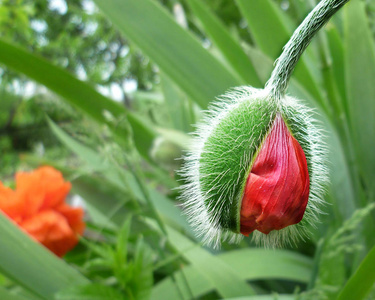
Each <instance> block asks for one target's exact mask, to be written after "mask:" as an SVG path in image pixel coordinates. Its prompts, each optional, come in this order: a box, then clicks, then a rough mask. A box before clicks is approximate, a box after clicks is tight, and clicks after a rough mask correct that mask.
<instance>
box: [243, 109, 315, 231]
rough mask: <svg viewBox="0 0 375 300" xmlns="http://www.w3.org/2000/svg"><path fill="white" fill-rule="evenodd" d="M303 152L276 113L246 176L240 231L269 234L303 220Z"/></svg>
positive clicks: (306, 179)
mask: <svg viewBox="0 0 375 300" xmlns="http://www.w3.org/2000/svg"><path fill="white" fill-rule="evenodd" d="M309 186H310V182H309V173H308V170H307V162H306V157H305V154H304V152H303V150H302V148H301V146H300V145H299V143H298V142H297V140H296V139H295V138H294V137H293V136H292V135H291V133H290V131H289V129H288V127H287V126H286V124H285V122H284V120H283V119H282V117H281V115H280V114H278V115H277V117H276V119H275V122H274V124H273V126H272V128H271V131H270V133H269V135H268V136H267V137H266V139H265V141H264V143H263V145H262V147H261V149H260V151H259V153H258V155H257V157H256V159H255V162H254V164H253V166H252V168H251V172H250V174H249V176H248V178H247V182H246V186H245V190H244V195H243V198H242V205H241V213H240V215H241V216H240V227H241V228H240V230H241V233H242V234H243V235H246V236H248V235H249V234H250V233H251V232H253V231H254V230H258V231H260V232H263V233H265V234H268V233H269V232H270V231H271V230H279V229H282V228H284V227H286V226H289V225H293V224H297V223H298V222H300V221H301V220H302V217H303V214H304V212H305V209H306V206H307V201H308V198H309Z"/></svg>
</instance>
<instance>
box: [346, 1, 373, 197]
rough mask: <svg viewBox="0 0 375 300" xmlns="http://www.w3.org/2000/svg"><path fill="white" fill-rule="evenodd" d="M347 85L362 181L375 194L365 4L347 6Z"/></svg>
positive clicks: (370, 59) (370, 53) (370, 47)
mask: <svg viewBox="0 0 375 300" xmlns="http://www.w3.org/2000/svg"><path fill="white" fill-rule="evenodd" d="M344 16H345V47H344V49H345V63H346V70H345V71H346V73H345V75H346V88H347V96H348V107H349V114H350V116H349V117H350V118H349V119H350V120H349V121H350V125H351V129H352V133H353V137H354V141H353V142H354V145H355V146H356V151H357V153H356V154H357V160H358V163H359V165H360V168H361V171H362V172H361V175H362V180H363V182H364V183H365V184H366V186H367V187H368V188H369V189H370V190H371V191H372V195H373V196H374V195H375V180H374V179H375V177H374V170H375V151H374V149H375V139H374V136H375V101H374V99H375V84H374V78H375V47H374V42H373V38H372V35H371V31H370V28H369V24H368V21H367V20H368V19H367V17H366V12H365V4H364V3H363V2H361V1H357V0H353V1H351V2H350V3H349V4H348V6H347V7H346V8H345V15H344Z"/></svg>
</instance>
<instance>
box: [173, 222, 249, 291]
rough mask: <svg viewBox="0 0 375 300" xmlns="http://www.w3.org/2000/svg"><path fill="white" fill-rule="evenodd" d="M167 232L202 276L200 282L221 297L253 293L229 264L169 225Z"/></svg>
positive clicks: (180, 251)
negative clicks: (213, 289)
mask: <svg viewBox="0 0 375 300" xmlns="http://www.w3.org/2000/svg"><path fill="white" fill-rule="evenodd" d="M167 232H168V241H169V243H170V244H171V245H172V246H173V247H174V248H175V249H176V250H177V251H178V252H179V253H181V255H182V256H183V257H185V258H186V259H187V260H188V261H189V262H190V263H191V265H192V266H193V267H194V268H195V270H196V272H197V273H198V274H200V276H199V277H200V278H204V279H203V281H202V283H204V282H208V283H209V285H210V286H213V287H214V288H215V289H216V290H217V292H218V293H219V294H220V295H221V296H222V297H226V298H228V297H239V296H244V295H254V294H255V291H254V290H253V288H252V287H251V286H250V285H249V284H247V283H246V281H245V280H244V279H242V278H241V277H240V276H239V275H238V274H237V272H236V270H235V269H234V268H233V267H232V266H231V265H229V264H227V263H226V262H225V261H223V260H221V259H220V258H218V257H216V256H214V255H212V254H211V253H210V252H208V251H207V250H205V249H203V248H201V246H200V245H199V244H196V243H194V242H193V241H191V240H190V239H188V238H187V237H185V236H183V235H182V234H180V233H179V232H178V231H176V230H174V229H172V228H171V227H169V226H167ZM187 284H189V282H188V283H187Z"/></svg>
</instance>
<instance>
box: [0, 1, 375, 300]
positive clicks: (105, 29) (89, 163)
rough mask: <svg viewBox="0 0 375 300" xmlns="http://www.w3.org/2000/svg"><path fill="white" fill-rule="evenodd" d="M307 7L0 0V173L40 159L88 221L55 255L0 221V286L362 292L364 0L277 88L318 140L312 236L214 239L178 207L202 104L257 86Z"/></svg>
mask: <svg viewBox="0 0 375 300" xmlns="http://www.w3.org/2000/svg"><path fill="white" fill-rule="evenodd" d="M316 2H317V1H314V0H309V1H302V0H264V1H256V0H249V1H246V0H236V1H229V0H205V1H197V0H182V1H177V0H160V1H156V0H142V1H141V0H139V1H133V0H122V1H120V0H106V1H104V0H97V1H92V0H49V1H47V0H33V1H31V0H2V1H0V52H1V53H0V62H1V68H0V82H1V85H0V153H1V155H0V166H1V169H0V175H1V180H2V181H3V182H5V183H7V184H8V185H12V178H13V175H14V173H15V172H16V171H17V170H19V169H32V168H34V167H36V166H38V165H41V164H49V165H53V166H54V167H56V168H58V169H60V170H61V171H62V172H63V173H64V175H65V177H66V178H67V179H68V180H70V181H71V182H72V185H73V193H72V195H71V199H70V200H71V202H72V203H74V204H75V205H83V206H84V207H85V210H86V212H87V214H86V219H87V224H88V229H87V230H86V232H85V235H84V237H83V238H82V240H81V242H80V244H79V245H78V246H77V247H76V248H75V249H74V250H73V251H72V252H70V253H69V254H68V255H67V256H66V257H65V258H64V261H66V262H67V263H68V264H66V263H65V262H62V261H59V260H58V259H57V258H55V257H54V256H53V255H51V254H49V253H48V252H46V251H45V250H44V249H42V248H41V247H40V246H38V245H33V244H32V242H31V241H26V236H22V235H21V233H19V232H17V231H16V230H14V228H12V226H11V225H10V224H8V223H7V222H6V220H1V219H0V221H1V222H0V231H1V232H2V234H1V236H2V243H3V247H1V246H0V254H1V259H0V270H1V272H2V274H3V277H1V278H0V279H1V280H0V283H1V286H0V298H1V299H91V298H92V299H93V298H94V297H95V299H148V298H151V299H221V298H226V299H336V298H337V297H341V298H340V299H374V297H375V291H374V289H373V288H372V286H373V281H374V276H375V275H374V274H373V272H372V271H368V266H369V265H372V266H373V263H374V259H375V258H374V256H375V254H374V252H375V251H374V250H373V248H372V247H373V246H374V243H375V234H374V230H375V229H374V228H375V227H374V222H375V221H374V218H375V214H374V212H373V208H374V206H373V203H374V200H375V199H374V198H375V184H374V182H375V152H374V151H373V149H374V147H375V139H374V137H375V89H374V84H373V83H374V78H375V50H374V49H375V47H374V41H375V1H373V0H364V1H360V0H352V1H351V3H349V4H348V5H347V7H345V8H344V9H343V11H341V12H340V13H338V15H337V16H335V17H334V18H333V19H332V21H330V23H329V24H328V25H327V27H326V28H325V29H324V30H323V31H322V32H321V33H319V34H318V35H317V37H316V38H315V39H314V40H313V42H312V44H311V46H310V47H309V48H308V50H307V52H306V53H305V54H304V55H303V59H302V60H301V61H300V63H299V65H298V68H297V70H296V72H295V75H294V76H293V79H292V82H291V86H290V89H289V93H290V94H293V95H294V96H296V97H299V98H301V99H304V100H305V101H306V103H307V104H308V105H309V106H310V107H312V108H314V111H315V112H316V113H317V117H318V118H319V120H320V121H321V123H322V126H324V128H325V131H326V133H327V134H326V135H327V142H328V144H329V148H330V168H331V182H332V183H331V186H330V187H329V190H328V191H327V198H326V201H327V205H326V206H325V207H324V211H325V212H326V214H324V215H323V216H322V222H321V223H320V224H316V228H311V229H310V231H311V232H312V236H313V238H312V239H311V240H306V241H303V242H301V243H299V244H298V245H296V246H295V247H290V249H283V250H281V249H278V250H273V251H271V250H266V249H261V248H257V247H255V246H254V245H253V243H252V242H251V240H250V239H245V240H244V241H243V242H242V243H241V244H240V245H229V244H225V245H224V246H223V249H221V250H218V251H213V250H212V249H207V248H204V247H202V246H201V245H200V244H199V240H197V239H196V238H195V237H194V234H193V232H192V229H191V228H190V227H189V226H188V225H187V224H186V220H185V217H184V216H183V215H182V214H181V210H180V206H179V200H178V190H177V189H176V188H177V187H178V186H179V184H181V181H180V178H179V175H178V172H176V170H178V169H179V168H180V166H181V160H180V159H179V158H180V157H181V156H182V155H183V150H184V149H188V147H189V146H190V137H189V135H187V133H188V132H190V131H192V130H193V129H194V124H196V123H197V122H199V121H200V120H201V119H202V109H203V110H204V109H206V108H207V105H208V104H209V102H211V101H212V100H214V97H215V96H219V95H220V94H222V93H224V92H225V91H226V90H228V89H229V88H230V87H233V86H235V85H241V84H250V85H252V86H256V87H262V86H263V85H264V83H265V81H266V80H267V78H268V76H269V74H270V72H271V70H272V63H273V61H274V60H275V59H276V58H277V56H278V55H279V54H280V52H281V49H282V46H283V45H284V44H285V43H286V41H287V39H288V38H289V36H290V34H291V33H292V32H293V30H294V29H295V28H296V27H297V26H298V24H299V23H300V22H301V21H302V20H303V18H304V17H305V16H306V14H307V13H308V12H309V11H310V10H311V9H312V8H313V7H314V6H315V5H316ZM41 57H42V58H43V59H42V60H40V58H41ZM66 72H68V73H66ZM70 74H72V75H73V76H71V75H70ZM74 77H75V78H77V79H79V80H80V81H77V80H76V79H74ZM108 98H109V99H110V100H109V99H108ZM77 108H78V109H77ZM24 240H25V242H23V241H24ZM12 243H15V244H12ZM9 245H17V247H18V250H17V251H13V250H12V249H13V248H12V247H10V246H9ZM6 246H9V247H8V248H7V247H6ZM30 247H31V248H30ZM371 249H372V250H371ZM41 257H43V259H41ZM5 261H7V263H5ZM8 262H9V263H8ZM21 262H22V264H21ZM36 262H38V263H36ZM366 266H367V269H366ZM356 270H358V271H357V272H356ZM355 272H356V273H355ZM36 273H38V274H40V275H38V276H39V277H38V282H39V284H36V283H35V282H34V281H35V280H36V279H35V278H33V277H34V275H32V274H36ZM353 274H355V275H353ZM62 276H63V277H64V278H62ZM349 279H350V280H349ZM348 280H349V281H348ZM353 286H354V287H353ZM361 293H362V294H361ZM339 294H340V296H339ZM255 295H258V296H255ZM259 295H260V296H259ZM6 297H8V298H6ZM366 297H367V298H366Z"/></svg>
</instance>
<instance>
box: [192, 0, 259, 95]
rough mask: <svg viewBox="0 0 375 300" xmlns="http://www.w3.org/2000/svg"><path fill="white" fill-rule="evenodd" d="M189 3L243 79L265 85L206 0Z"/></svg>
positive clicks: (253, 84) (207, 31)
mask: <svg viewBox="0 0 375 300" xmlns="http://www.w3.org/2000/svg"><path fill="white" fill-rule="evenodd" d="M187 3H188V4H189V6H190V7H191V9H192V11H193V12H194V15H195V17H197V18H198V19H199V21H200V22H201V23H202V25H203V27H204V29H205V31H206V33H207V35H208V36H209V37H210V39H211V40H212V41H213V42H214V44H215V45H216V46H217V47H218V48H219V49H220V51H221V52H222V53H223V55H224V56H225V58H226V59H227V60H228V62H229V63H230V65H231V67H232V68H233V69H234V70H235V71H236V72H237V73H238V74H239V75H240V76H241V78H242V80H244V81H245V82H246V83H247V84H250V85H252V86H254V87H259V88H261V87H263V84H262V82H261V81H260V80H259V77H258V74H257V73H256V71H255V69H254V66H253V64H252V63H251V61H250V60H249V58H248V57H247V55H246V54H245V52H244V51H243V49H242V48H241V46H240V45H239V44H238V43H237V41H236V40H235V39H234V38H233V37H232V35H231V33H230V32H229V31H228V30H227V28H226V27H225V26H224V24H223V23H222V22H221V20H220V19H219V18H217V17H216V16H215V15H214V14H213V13H212V12H211V11H210V9H209V8H208V7H207V6H206V5H205V4H204V2H202V1H197V0H187Z"/></svg>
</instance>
